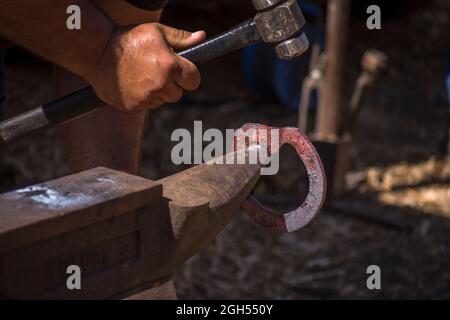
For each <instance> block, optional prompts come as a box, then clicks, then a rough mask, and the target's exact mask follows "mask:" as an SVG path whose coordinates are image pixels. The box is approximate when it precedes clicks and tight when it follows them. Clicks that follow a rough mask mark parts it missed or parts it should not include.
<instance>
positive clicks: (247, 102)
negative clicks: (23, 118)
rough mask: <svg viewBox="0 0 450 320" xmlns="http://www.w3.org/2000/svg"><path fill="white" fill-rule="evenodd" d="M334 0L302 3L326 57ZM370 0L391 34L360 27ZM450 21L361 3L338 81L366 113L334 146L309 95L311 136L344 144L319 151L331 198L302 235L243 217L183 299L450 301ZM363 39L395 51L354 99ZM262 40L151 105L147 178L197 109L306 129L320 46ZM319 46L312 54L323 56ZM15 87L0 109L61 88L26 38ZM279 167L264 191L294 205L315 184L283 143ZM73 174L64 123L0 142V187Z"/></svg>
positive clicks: (202, 263)
mask: <svg viewBox="0 0 450 320" xmlns="http://www.w3.org/2000/svg"><path fill="white" fill-rule="evenodd" d="M326 2H327V1H312V0H310V1H300V4H301V6H302V8H303V9H304V13H305V16H306V17H307V21H308V27H307V28H308V29H307V30H306V31H307V32H308V34H309V35H310V38H311V40H312V42H313V43H314V44H315V46H314V47H315V48H316V53H318V52H320V50H323V49H324V48H326V43H327V32H326V26H325V23H326V21H327V6H326V5H327V3H326ZM371 4H378V5H379V6H380V7H381V10H382V29H381V30H373V31H369V30H368V29H367V27H366V20H367V17H368V15H367V13H366V9H367V7H368V6H369V5H371ZM253 15H254V9H253V8H252V5H251V2H250V1H242V0H239V1H238V0H208V1H188V0H173V1H171V2H170V4H169V6H168V7H167V9H166V11H165V14H164V17H163V23H165V24H168V25H171V26H175V27H179V28H185V29H188V30H198V29H205V30H206V31H207V33H208V35H209V36H213V35H216V34H218V33H220V32H222V31H224V30H226V29H228V28H230V27H232V26H234V25H235V24H237V23H239V22H241V21H243V20H245V19H247V18H249V17H251V16H253ZM449 31H450V2H449V1H447V0H430V1H418V0H414V1H413V0H409V1H406V0H404V1H400V0H399V1H387V0H386V1H361V0H358V1H353V5H352V6H351V13H350V16H349V20H348V30H347V31H346V30H344V31H343V32H344V37H343V39H344V40H345V38H346V40H345V44H346V45H345V46H344V51H342V52H341V53H342V57H343V63H342V64H341V65H342V67H343V70H342V78H341V82H340V83H341V85H342V88H340V89H339V92H338V94H337V95H336V99H338V100H339V103H340V104H341V105H342V106H341V109H342V110H341V111H342V119H343V120H348V119H349V118H351V117H352V114H351V111H352V110H353V111H354V109H355V108H356V109H357V112H356V113H355V114H354V116H355V117H354V118H355V121H354V126H351V129H352V130H347V131H346V130H343V129H342V130H341V129H339V130H338V132H336V135H335V138H336V140H333V139H331V140H332V141H331V142H330V139H327V137H323V136H320V135H317V128H316V129H314V128H312V126H314V122H315V121H317V117H318V114H319V111H318V109H319V104H320V100H321V99H322V98H321V96H322V95H324V94H325V95H326V94H327V93H326V92H321V93H317V92H315V93H314V92H313V93H312V94H311V98H310V101H309V104H308V105H309V106H310V108H309V113H308V115H307V117H306V119H308V120H309V121H308V126H307V129H308V132H310V133H311V137H314V139H315V140H317V142H318V143H322V145H323V148H324V150H330V149H329V148H331V150H335V151H334V156H333V152H331V154H332V155H331V156H330V157H328V156H327V157H326V158H324V162H326V163H329V164H331V167H333V166H334V169H333V168H331V169H330V172H331V174H332V175H333V177H331V179H332V183H331V185H332V186H331V188H332V190H330V191H331V195H332V197H331V198H330V201H329V203H328V206H327V208H326V209H325V210H324V211H323V212H322V214H321V215H320V217H319V218H318V219H317V220H316V221H315V222H314V223H313V224H312V225H310V226H308V227H306V228H305V229H303V230H301V231H299V232H297V233H294V234H272V233H268V232H266V231H264V230H261V229H259V228H258V227H257V226H255V225H254V224H253V223H252V222H250V221H249V219H248V218H247V217H245V216H244V215H243V214H238V215H237V218H236V219H234V221H233V222H232V223H231V224H230V225H229V226H228V228H227V229H226V230H225V231H224V232H223V233H222V234H221V235H220V236H219V237H218V238H217V239H216V241H215V242H214V243H213V244H212V245H211V246H209V247H208V248H207V249H206V250H205V251H204V252H203V253H201V254H199V255H198V256H196V257H194V258H193V259H191V260H190V261H189V262H188V263H187V265H186V266H185V267H184V268H183V269H181V270H180V271H179V272H178V274H177V276H176V279H175V281H176V285H177V289H178V294H179V297H180V298H181V299H334V298H344V299H350V298H360V299H394V298H400V299H404V298H450V268H449V264H450V162H449V160H448V156H447V153H448V131H449V129H448V125H449V101H448V97H449V96H448V93H447V87H446V83H448V84H449V86H450V80H447V82H446V75H447V76H448V70H449V67H448V66H449V65H450V61H449V60H450V59H449V44H450V34H449ZM367 50H377V51H369V54H370V53H372V54H375V57H376V58H379V57H380V55H381V53H382V54H383V55H384V56H385V57H386V58H387V59H386V61H385V63H384V65H385V67H384V68H382V70H380V72H379V73H377V74H376V76H375V77H374V79H373V81H371V82H370V85H369V86H368V87H367V90H364V94H363V95H362V99H361V100H360V101H357V100H358V99H357V95H355V86H356V83H357V81H358V78H359V79H361V78H360V77H361V74H362V71H363V69H364V66H366V67H367V65H363V66H362V65H361V58H362V57H363V56H364V54H365V53H366V51H367ZM267 52H268V51H267V50H266V48H264V46H262V47H261V46H257V47H252V48H248V49H246V50H242V51H239V52H236V53H233V54H229V55H227V56H226V57H223V58H220V59H218V60H216V61H214V62H212V63H208V64H206V65H204V66H202V67H201V72H202V75H203V84H202V86H201V88H200V89H199V90H198V91H197V92H195V93H192V94H188V95H186V96H185V97H184V99H183V100H182V102H180V103H178V104H176V105H168V106H164V107H162V108H160V109H159V110H156V111H153V112H152V113H151V117H150V121H149V124H148V129H147V134H146V137H145V140H144V147H143V153H142V168H141V175H142V176H144V177H147V178H149V179H153V180H157V179H160V178H162V177H166V176H169V175H171V174H173V173H176V172H179V171H181V170H184V169H186V167H184V166H175V165H173V164H172V162H171V160H170V153H171V149H172V147H173V146H174V143H172V142H171V141H170V136H171V134H172V132H173V130H175V129H177V128H187V129H189V130H192V129H193V122H194V120H202V121H203V126H204V130H206V129H207V128H219V129H223V130H225V129H226V128H239V127H241V126H242V125H243V124H245V123H247V122H256V123H262V124H267V125H273V126H298V125H299V112H298V106H299V104H300V103H302V104H304V105H306V102H307V99H306V95H305V94H304V95H303V96H302V95H301V92H302V86H303V90H304V92H307V88H308V86H307V85H306V84H307V81H310V82H308V83H314V81H313V80H315V79H316V78H314V76H316V77H319V78H321V77H323V74H322V75H321V72H322V73H323V64H321V63H320V60H321V59H320V58H319V55H316V56H314V55H313V54H312V53H313V50H310V52H309V53H308V54H307V55H305V56H304V57H302V58H300V59H298V60H296V61H294V62H290V63H282V62H280V61H277V60H276V59H274V58H273V57H271V56H270V54H268V53H267ZM311 57H313V58H314V57H315V58H317V59H313V61H312V62H315V63H311ZM366 57H367V55H366ZM369 60H370V59H369ZM370 61H372V60H370ZM370 61H369V62H370ZM369 67H370V65H369ZM311 71H315V72H311ZM308 74H309V75H311V77H309V78H306V77H307V76H308ZM363 75H364V73H363ZM305 79H306V80H305ZM308 79H309V80H308ZM449 79H450V78H449ZM316 80H317V79H316ZM5 86H6V97H7V100H6V105H5V107H6V108H5V112H4V114H3V118H8V117H11V116H13V115H15V114H18V113H21V112H24V111H26V110H28V109H30V108H31V107H34V106H37V105H39V104H42V103H43V102H45V101H49V100H51V97H52V66H51V65H50V64H48V63H46V62H44V61H42V60H40V59H38V58H36V57H34V56H32V55H30V54H29V53H27V52H25V51H23V50H21V49H20V48H13V49H10V50H9V51H8V52H7V55H6V83H5ZM352 97H353V100H352ZM305 101H306V102H305ZM351 101H353V103H351ZM355 101H356V102H355ZM352 108H354V109H352ZM304 119H305V117H303V120H304ZM343 123H344V124H345V121H343ZM343 126H344V125H343ZM314 130H316V132H315V131H314ZM333 148H334V149H333ZM336 150H337V151H336ZM324 152H329V151H324ZM336 154H338V155H339V156H336ZM335 158H336V159H335ZM281 167H282V168H281V172H280V174H279V175H277V176H276V177H270V178H263V179H262V180H261V182H260V184H259V186H258V189H257V190H256V193H257V194H258V195H259V196H261V197H262V198H263V199H264V200H265V201H266V202H267V203H268V204H271V205H272V206H274V207H277V208H280V209H285V208H287V207H289V206H292V205H294V204H293V203H292V197H291V196H289V195H294V194H298V192H299V191H302V190H304V189H305V188H304V187H305V186H304V183H302V182H304V181H305V176H304V170H303V168H302V167H301V165H300V164H299V163H298V160H297V159H296V156H295V154H294V153H293V152H292V150H290V149H289V148H286V149H283V150H282V153H281ZM68 173H69V170H68V167H67V164H66V162H65V160H64V158H63V153H62V148H61V145H60V142H59V140H58V135H57V132H56V130H50V131H48V132H45V133H42V134H38V135H35V136H34V137H32V138H30V139H28V140H26V141H22V142H19V143H17V144H14V145H11V146H8V148H7V149H6V150H4V151H2V153H1V154H0V191H1V192H6V191H8V190H12V189H15V188H18V187H23V186H26V185H30V184H34V183H37V182H41V181H45V180H50V179H53V178H56V177H59V176H63V175H66V174H68ZM299 181H300V182H301V183H299ZM0 209H1V208H0ZM370 265H378V266H380V267H381V270H382V290H379V291H377V290H375V291H370V290H368V289H367V287H366V279H367V277H368V275H367V274H366V269H367V267H368V266H370Z"/></svg>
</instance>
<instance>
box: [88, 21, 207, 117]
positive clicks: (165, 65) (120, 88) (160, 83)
mask: <svg viewBox="0 0 450 320" xmlns="http://www.w3.org/2000/svg"><path fill="white" fill-rule="evenodd" d="M205 37H206V35H205V32H203V31H199V32H195V33H190V32H187V31H183V30H177V29H173V28H170V27H167V26H164V25H161V24H158V23H147V24H142V25H139V26H136V27H133V28H120V29H118V30H116V31H115V32H114V33H113V35H112V36H111V38H110V40H109V41H108V44H107V46H106V48H105V50H104V52H103V54H102V56H101V58H100V60H99V63H98V65H96V66H95V67H93V68H91V70H90V72H89V74H88V75H86V76H85V78H86V80H88V81H89V82H90V84H91V85H92V87H93V88H94V90H95V91H96V93H97V95H98V96H99V98H100V99H102V100H103V101H105V102H107V103H108V104H111V105H113V106H115V107H117V108H119V109H121V110H124V111H130V112H131V111H142V110H145V109H149V108H157V107H159V106H161V105H162V104H163V103H166V102H177V101H178V100H180V99H181V97H182V96H183V91H184V90H195V89H197V88H198V86H199V85H200V81H201V77H200V73H199V71H198V69H197V67H196V66H195V65H194V64H193V63H192V62H190V61H188V60H186V59H184V58H182V57H180V56H178V55H176V53H175V51H174V50H182V49H186V48H189V47H192V46H194V45H196V44H197V43H200V42H202V41H203V40H204V39H205Z"/></svg>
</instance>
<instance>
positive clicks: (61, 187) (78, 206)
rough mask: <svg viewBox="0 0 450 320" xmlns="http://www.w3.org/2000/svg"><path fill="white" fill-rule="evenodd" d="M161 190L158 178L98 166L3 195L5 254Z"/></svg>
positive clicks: (0, 214) (0, 217)
mask: <svg viewBox="0 0 450 320" xmlns="http://www.w3.org/2000/svg"><path fill="white" fill-rule="evenodd" d="M161 195H162V187H161V186H160V185H158V184H157V183H155V182H153V181H150V180H146V179H143V178H140V177H136V176H132V175H129V174H126V173H122V172H118V171H114V170H110V169H106V168H97V169H94V170H89V171H86V172H83V173H79V174H75V175H71V176H67V177H63V178H60V179H56V180H53V181H50V182H47V183H42V184H37V185H34V186H30V187H27V188H23V189H19V190H15V191H12V192H9V193H6V194H3V195H1V196H0V254H1V253H3V252H5V251H7V250H10V249H13V248H15V247H19V246H23V245H26V244H29V243H32V242H34V241H37V240H42V239H45V238H46V237H51V236H55V235H57V234H60V233H63V232H67V231H70V230H74V229H77V228H82V227H84V226H87V225H90V224H94V223H97V222H100V221H102V220H106V219H109V218H111V217H114V216H117V215H120V214H124V213H127V212H130V211H133V210H136V209H139V208H142V207H143V206H145V205H146V204H149V203H153V202H154V201H155V200H157V199H159V198H160V197H161Z"/></svg>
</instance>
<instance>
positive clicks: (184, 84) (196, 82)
mask: <svg viewBox="0 0 450 320" xmlns="http://www.w3.org/2000/svg"><path fill="white" fill-rule="evenodd" d="M177 61H178V66H179V69H178V72H177V73H176V74H174V77H173V79H174V81H175V82H176V84H178V85H179V86H180V87H181V88H183V89H184V90H188V91H193V90H196V89H197V88H198V87H199V86H200V82H201V80H202V79H201V75H200V72H199V71H198V69H197V67H196V66H195V65H194V64H193V63H192V62H190V61H189V60H187V59H185V58H182V57H179V56H177Z"/></svg>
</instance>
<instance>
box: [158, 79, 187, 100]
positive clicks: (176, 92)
mask: <svg viewBox="0 0 450 320" xmlns="http://www.w3.org/2000/svg"><path fill="white" fill-rule="evenodd" d="M182 97H183V89H182V88H180V87H179V86H178V85H177V84H176V83H175V82H172V83H170V84H168V85H167V86H166V87H165V88H164V90H163V91H162V92H161V93H160V94H159V99H160V101H164V102H167V103H175V102H178V101H179V100H180V99H181V98H182Z"/></svg>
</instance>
